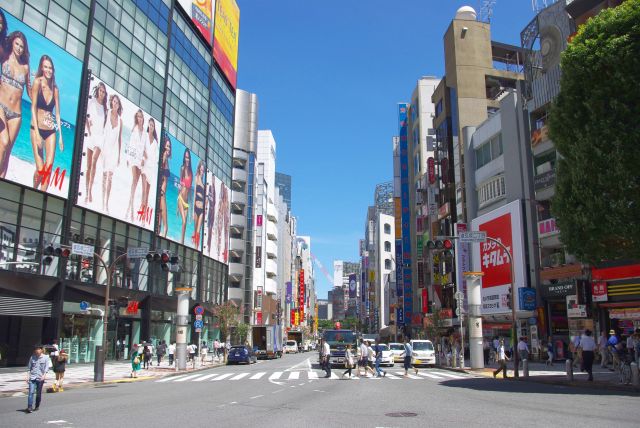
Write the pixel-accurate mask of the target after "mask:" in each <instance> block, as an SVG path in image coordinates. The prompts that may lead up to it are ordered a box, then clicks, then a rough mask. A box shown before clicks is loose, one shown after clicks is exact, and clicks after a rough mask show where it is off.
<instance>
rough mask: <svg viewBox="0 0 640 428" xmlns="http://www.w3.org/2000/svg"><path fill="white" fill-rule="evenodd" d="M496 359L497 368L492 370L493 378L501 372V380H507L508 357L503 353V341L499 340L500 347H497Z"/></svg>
mask: <svg viewBox="0 0 640 428" xmlns="http://www.w3.org/2000/svg"><path fill="white" fill-rule="evenodd" d="M496 357H497V358H498V368H497V369H496V370H494V372H493V377H494V378H495V377H496V376H497V375H498V374H499V373H500V372H502V378H503V379H508V376H507V361H509V357H507V354H506V353H505V352H504V340H503V339H500V345H499V346H498V353H497V355H496Z"/></svg>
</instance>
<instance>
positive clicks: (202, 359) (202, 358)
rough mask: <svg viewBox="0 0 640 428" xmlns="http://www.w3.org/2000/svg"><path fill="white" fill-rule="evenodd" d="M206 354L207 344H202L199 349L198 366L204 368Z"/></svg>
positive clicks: (207, 350)
mask: <svg viewBox="0 0 640 428" xmlns="http://www.w3.org/2000/svg"><path fill="white" fill-rule="evenodd" d="M208 353H209V348H208V347H207V342H202V346H201V347H200V365H202V366H204V363H205V360H206V359H207V354H208Z"/></svg>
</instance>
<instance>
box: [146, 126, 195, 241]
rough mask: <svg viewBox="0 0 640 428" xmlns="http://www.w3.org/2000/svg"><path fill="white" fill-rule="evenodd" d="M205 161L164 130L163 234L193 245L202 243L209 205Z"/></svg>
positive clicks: (160, 222)
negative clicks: (206, 193) (203, 227)
mask: <svg viewBox="0 0 640 428" xmlns="http://www.w3.org/2000/svg"><path fill="white" fill-rule="evenodd" d="M205 170H206V168H205V165H204V161H202V160H200V158H199V157H198V156H197V155H195V154H194V153H193V152H192V151H191V150H189V149H187V147H186V146H185V145H184V144H182V143H181V142H180V141H178V140H177V139H176V138H175V137H174V136H173V135H171V134H169V133H168V132H166V131H165V132H164V135H163V137H162V146H161V148H160V180H161V181H160V203H159V205H158V225H157V227H156V229H157V232H158V234H159V235H160V236H163V237H165V238H167V239H171V240H172V241H176V242H179V243H181V244H184V245H187V246H189V247H191V248H195V249H198V250H199V249H200V248H201V246H202V239H201V236H202V224H203V222H204V206H205V185H204V183H205Z"/></svg>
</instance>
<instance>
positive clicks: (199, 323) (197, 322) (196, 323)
mask: <svg viewBox="0 0 640 428" xmlns="http://www.w3.org/2000/svg"><path fill="white" fill-rule="evenodd" d="M203 325H204V323H203V322H202V320H195V321H194V322H193V326H194V327H195V328H202V326H203Z"/></svg>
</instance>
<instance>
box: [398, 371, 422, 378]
mask: <svg viewBox="0 0 640 428" xmlns="http://www.w3.org/2000/svg"><path fill="white" fill-rule="evenodd" d="M396 374H397V375H400V376H405V374H404V373H402V372H396ZM406 376H407V377H408V378H409V379H422V378H421V377H420V376H415V375H412V374H407V375H406Z"/></svg>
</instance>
